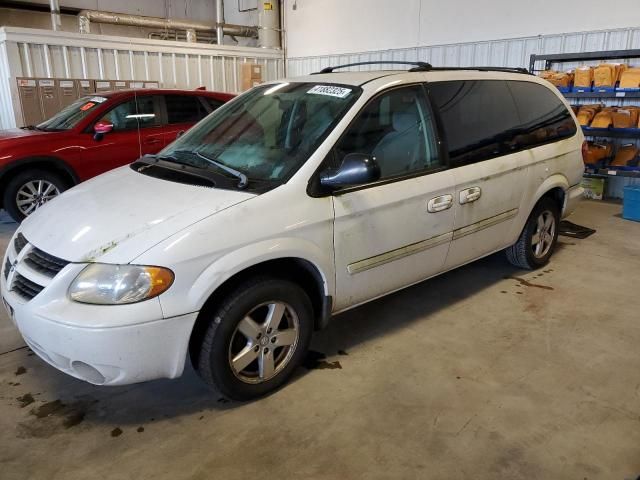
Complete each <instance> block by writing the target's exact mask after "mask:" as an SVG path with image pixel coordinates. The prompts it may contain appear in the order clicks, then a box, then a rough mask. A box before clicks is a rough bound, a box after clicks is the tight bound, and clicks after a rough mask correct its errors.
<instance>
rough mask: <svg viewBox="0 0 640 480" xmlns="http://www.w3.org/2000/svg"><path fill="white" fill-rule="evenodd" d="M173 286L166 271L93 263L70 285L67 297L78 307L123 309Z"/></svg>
mask: <svg viewBox="0 0 640 480" xmlns="http://www.w3.org/2000/svg"><path fill="white" fill-rule="evenodd" d="M172 283H173V272H172V271H171V270H169V269H167V268H162V267H146V266H144V265H109V264H106V263H92V264H90V265H87V267H85V269H84V270H82V271H81V272H80V273H79V274H78V276H77V277H76V278H75V280H74V281H73V282H72V283H71V286H70V287H69V296H70V297H71V299H72V300H75V301H76V302H81V303H93V304H96V305H122V304H126V303H136V302H141V301H142V300H147V299H149V298H153V297H156V296H158V295H160V294H161V293H162V292H164V291H166V290H167V289H168V288H169V287H170V286H171V284H172Z"/></svg>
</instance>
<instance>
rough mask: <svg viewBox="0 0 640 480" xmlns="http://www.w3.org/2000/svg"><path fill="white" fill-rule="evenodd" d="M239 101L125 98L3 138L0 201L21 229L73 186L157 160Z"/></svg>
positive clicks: (81, 105) (101, 97) (87, 104)
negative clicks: (36, 212) (136, 162)
mask: <svg viewBox="0 0 640 480" xmlns="http://www.w3.org/2000/svg"><path fill="white" fill-rule="evenodd" d="M231 98H233V95H231V94H226V93H216V92H207V91H204V90H189V91H185V90H158V89H153V90H121V91H117V92H109V93H99V94H95V95H93V96H88V97H84V98H81V99H79V100H78V101H76V102H75V103H73V104H71V105H69V106H68V107H66V108H64V109H63V110H61V111H60V112H59V113H57V114H56V115H54V116H53V117H52V118H50V119H49V120H47V121H45V122H43V123H41V124H39V125H37V126H29V127H24V128H22V129H15V130H5V131H0V201H1V202H2V206H3V207H4V209H5V210H6V211H7V212H8V213H9V215H11V216H12V217H13V218H14V219H15V220H16V221H18V222H19V221H21V220H22V219H23V218H25V217H26V216H27V215H29V214H31V213H32V212H33V211H34V210H36V209H37V208H38V207H39V206H40V205H42V204H43V203H45V202H47V201H48V200H50V199H52V198H53V197H55V196H56V195H58V194H60V193H61V192H63V191H64V190H66V189H68V188H70V187H72V186H73V185H75V184H77V183H79V182H82V181H84V180H87V179H89V178H91V177H94V176H96V175H99V174H100V173H103V172H106V171H107V170H111V169H113V168H116V167H119V166H122V165H126V164H128V163H131V162H133V161H134V160H136V159H137V158H139V157H141V156H142V155H146V154H154V153H157V152H159V151H160V150H161V149H163V148H164V147H165V146H166V145H168V144H170V143H171V142H173V141H174V140H175V139H176V138H177V137H179V136H180V135H181V134H182V133H183V132H184V131H185V130H187V129H188V128H190V127H191V126H192V125H193V124H195V123H196V122H198V121H199V120H201V119H202V118H204V117H205V116H206V115H208V114H209V113H211V112H212V111H214V110H215V109H217V108H218V107H220V106H221V105H222V104H223V103H225V102H226V101H228V100H230V99H231Z"/></svg>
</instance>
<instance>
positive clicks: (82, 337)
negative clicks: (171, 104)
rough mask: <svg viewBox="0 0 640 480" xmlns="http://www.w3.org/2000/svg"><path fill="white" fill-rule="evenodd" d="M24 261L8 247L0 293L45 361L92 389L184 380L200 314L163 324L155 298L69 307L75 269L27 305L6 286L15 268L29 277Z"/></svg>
mask: <svg viewBox="0 0 640 480" xmlns="http://www.w3.org/2000/svg"><path fill="white" fill-rule="evenodd" d="M24 255H25V252H22V253H20V254H19V255H18V254H16V252H15V249H13V242H11V243H10V244H9V246H8V248H7V253H6V256H5V261H4V262H3V267H2V275H0V292H1V294H2V299H3V303H4V304H5V307H7V310H8V311H9V314H10V315H11V318H12V320H13V321H14V323H15V325H16V326H17V327H18V330H19V331H20V333H21V334H22V336H23V338H24V340H25V342H26V343H27V344H28V345H29V347H31V349H32V350H33V351H34V352H35V353H36V354H37V355H38V356H40V357H41V358H42V359H43V360H45V361H46V362H48V363H49V364H51V365H53V366H54V367H56V368H57V369H59V370H61V371H63V372H65V373H67V374H69V375H72V376H74V377H76V378H79V379H82V380H85V381H87V382H90V383H93V384H97V385H125V384H130V383H137V382H143V381H147V380H153V379H157V378H175V377H178V376H180V375H181V374H182V371H183V369H184V363H185V360H186V355H187V350H188V344H189V336H190V335H191V330H192V328H193V325H194V323H195V320H196V317H197V312H195V313H190V314H186V315H181V316H177V317H172V318H163V315H162V309H161V307H160V301H159V299H158V298H154V299H151V300H147V301H144V302H140V303H135V304H129V305H113V306H112V305H109V306H104V305H86V304H81V303H77V302H73V301H71V300H70V299H69V298H68V296H67V289H68V286H69V284H70V283H71V281H72V280H73V279H74V278H75V277H76V275H77V274H78V273H79V272H80V271H81V270H82V268H84V265H83V264H73V263H72V264H69V265H67V266H66V267H64V268H63V269H62V270H61V271H60V272H59V273H58V274H57V275H56V276H55V277H54V278H53V279H51V280H50V281H49V283H48V284H47V285H46V286H45V288H44V289H43V290H42V291H41V292H40V293H38V294H37V295H36V296H34V297H33V298H31V299H25V298H24V297H22V296H20V295H19V294H18V293H17V292H16V291H12V290H10V288H9V285H8V283H10V282H11V279H12V275H14V274H13V268H15V270H16V271H17V272H19V273H21V274H23V275H28V274H31V275H33V273H30V272H28V270H26V269H25V267H23V266H22V263H20V261H19V260H20V258H22V257H23V256H24ZM7 257H9V264H11V263H13V264H14V267H12V272H10V273H9V274H6V273H5V269H7V266H6V265H7ZM16 259H17V260H18V261H17V262H16ZM21 268H22V270H21ZM34 278H35V277H34Z"/></svg>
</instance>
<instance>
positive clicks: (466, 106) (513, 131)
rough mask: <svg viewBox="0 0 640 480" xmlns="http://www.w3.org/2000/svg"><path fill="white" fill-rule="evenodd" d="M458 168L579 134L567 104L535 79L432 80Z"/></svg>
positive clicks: (432, 93) (437, 103)
mask: <svg viewBox="0 0 640 480" xmlns="http://www.w3.org/2000/svg"><path fill="white" fill-rule="evenodd" d="M429 91H430V93H431V96H432V98H433V100H434V103H435V104H436V107H437V108H438V110H439V111H440V117H441V119H442V123H443V127H444V133H445V137H446V141H447V145H448V149H449V157H450V161H451V165H452V166H454V167H455V166H460V165H466V164H469V163H474V162H479V161H482V160H487V159H490V158H495V157H499V156H501V155H507V154H509V153H514V152H516V151H519V150H522V149H525V148H531V147H532V146H535V145H541V144H543V143H548V142H550V141H555V140H557V139H559V138H566V137H568V136H571V135H573V134H575V130H576V129H575V123H574V122H573V119H572V117H571V115H570V113H569V112H568V110H567V109H566V108H565V106H564V104H563V103H562V102H561V101H560V99H559V98H558V97H556V96H555V95H554V94H553V92H551V91H549V90H548V89H547V88H546V87H544V86H542V85H538V84H535V83H530V82H517V81H509V82H507V81H503V80H467V81H450V82H437V83H432V84H429Z"/></svg>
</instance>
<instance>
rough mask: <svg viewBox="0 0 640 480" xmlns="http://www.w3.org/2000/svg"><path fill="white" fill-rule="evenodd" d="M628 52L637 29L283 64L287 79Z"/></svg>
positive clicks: (639, 44) (639, 41) (638, 43)
mask: <svg viewBox="0 0 640 480" xmlns="http://www.w3.org/2000/svg"><path fill="white" fill-rule="evenodd" d="M628 48H640V27H638V28H625V29H616V30H602V31H592V32H577V33H565V34H561V35H543V36H539V37H523V38H509V39H505V40H495V41H489V42H475V43H457V44H452V45H436V46H431V47H429V46H422V47H413V48H401V49H395V50H382V51H375V52H360V53H352V54H347V55H333V56H331V55H327V56H321V57H306V58H289V59H288V60H287V68H288V72H287V74H288V75H289V76H296V75H306V74H308V73H311V72H317V71H318V70H320V69H322V68H323V67H327V66H330V65H340V64H346V63H356V62H368V61H372V60H380V61H384V60H403V61H424V62H429V63H431V64H432V65H434V66H445V67H462V66H482V65H491V66H495V67H527V68H528V67H529V56H530V55H531V54H532V53H538V54H543V53H565V52H588V51H596V50H616V49H628ZM595 63H597V62H595ZM576 65H577V64H576V63H567V64H565V65H563V66H562V68H563V69H566V68H572V67H575V66H576ZM371 68H373V69H379V68H380V67H379V66H373V67H371V66H362V67H356V68H355V69H357V70H368V69H371ZM396 68H397V67H396ZM538 68H543V65H539V66H538Z"/></svg>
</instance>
